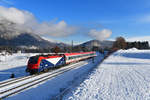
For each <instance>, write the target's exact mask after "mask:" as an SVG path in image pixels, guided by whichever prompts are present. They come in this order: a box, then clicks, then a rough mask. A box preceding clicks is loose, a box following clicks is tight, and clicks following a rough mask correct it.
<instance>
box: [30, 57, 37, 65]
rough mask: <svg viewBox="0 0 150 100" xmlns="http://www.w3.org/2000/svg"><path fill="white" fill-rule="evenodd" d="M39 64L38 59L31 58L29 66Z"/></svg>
mask: <svg viewBox="0 0 150 100" xmlns="http://www.w3.org/2000/svg"><path fill="white" fill-rule="evenodd" d="M37 62H38V57H30V59H29V64H36V63H37Z"/></svg>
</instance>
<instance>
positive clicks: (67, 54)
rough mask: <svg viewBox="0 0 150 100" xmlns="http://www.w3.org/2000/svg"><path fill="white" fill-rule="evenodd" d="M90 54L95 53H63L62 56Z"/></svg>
mask: <svg viewBox="0 0 150 100" xmlns="http://www.w3.org/2000/svg"><path fill="white" fill-rule="evenodd" d="M90 53H95V52H93V51H91V52H80V53H64V55H65V56H73V55H81V54H90Z"/></svg>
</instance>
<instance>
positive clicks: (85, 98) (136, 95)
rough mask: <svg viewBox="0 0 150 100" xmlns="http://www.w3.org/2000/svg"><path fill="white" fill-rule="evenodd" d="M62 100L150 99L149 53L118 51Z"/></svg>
mask: <svg viewBox="0 0 150 100" xmlns="http://www.w3.org/2000/svg"><path fill="white" fill-rule="evenodd" d="M63 100H150V50H136V49H130V50H119V51H118V52H116V53H114V54H112V55H111V56H109V57H108V58H107V59H106V60H105V61H104V62H103V63H102V64H101V65H100V66H98V68H97V69H96V70H94V71H93V73H91V75H90V76H89V77H88V78H87V79H86V80H85V81H84V82H83V83H81V84H80V85H79V86H78V87H77V88H74V89H72V92H69V93H68V94H67V95H65V96H64V97H63Z"/></svg>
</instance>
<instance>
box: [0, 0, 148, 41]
mask: <svg viewBox="0 0 150 100" xmlns="http://www.w3.org/2000/svg"><path fill="white" fill-rule="evenodd" d="M4 2H8V3H7V4H6V3H4ZM0 5H2V6H5V7H15V8H17V9H20V10H25V11H28V12H30V13H32V14H33V15H34V16H35V17H36V19H37V20H38V21H39V22H43V21H53V20H56V22H59V21H62V20H63V21H65V23H67V25H68V26H73V27H76V28H77V31H76V32H75V33H74V34H71V35H69V36H65V37H52V36H49V35H43V36H46V37H49V38H51V39H54V40H60V41H65V42H71V40H74V41H75V42H84V41H87V40H90V39H92V38H93V37H92V36H90V35H87V34H88V33H89V31H90V30H92V29H94V30H96V31H98V30H99V31H100V30H103V29H109V30H111V31H112V34H111V36H110V37H109V38H108V39H114V38H116V37H118V36H124V37H125V38H130V37H140V36H150V0H7V1H6V0H1V3H0ZM95 34H96V32H95Z"/></svg>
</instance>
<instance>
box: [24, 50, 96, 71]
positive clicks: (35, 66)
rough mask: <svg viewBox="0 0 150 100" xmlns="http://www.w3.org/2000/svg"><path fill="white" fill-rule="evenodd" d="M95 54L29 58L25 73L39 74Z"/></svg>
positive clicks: (67, 54)
mask: <svg viewBox="0 0 150 100" xmlns="http://www.w3.org/2000/svg"><path fill="white" fill-rule="evenodd" d="M95 56H96V52H81V53H64V54H57V55H56V54H54V55H38V56H32V57H30V58H29V61H28V65H27V69H26V71H27V72H29V73H30V74H35V73H39V72H42V71H45V70H48V69H51V68H56V67H58V66H61V65H66V64H69V63H72V62H77V61H80V60H84V59H88V58H92V57H95Z"/></svg>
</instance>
